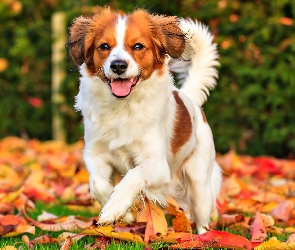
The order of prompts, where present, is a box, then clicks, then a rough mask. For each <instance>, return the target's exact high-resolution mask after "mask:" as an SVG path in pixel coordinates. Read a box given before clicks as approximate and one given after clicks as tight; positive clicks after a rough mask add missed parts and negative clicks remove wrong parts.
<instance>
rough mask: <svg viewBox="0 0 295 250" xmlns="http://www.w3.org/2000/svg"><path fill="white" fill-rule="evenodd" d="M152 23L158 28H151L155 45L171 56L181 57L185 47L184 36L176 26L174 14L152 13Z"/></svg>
mask: <svg viewBox="0 0 295 250" xmlns="http://www.w3.org/2000/svg"><path fill="white" fill-rule="evenodd" d="M151 19H152V21H153V23H155V24H156V26H157V27H158V28H159V30H160V32H161V34H159V30H157V29H152V33H153V36H154V37H155V38H156V41H157V43H159V44H157V46H158V47H160V48H161V49H162V50H164V53H167V54H168V55H169V56H171V57H172V58H179V57H181V55H182V53H183V52H184V49H185V36H184V34H183V32H182V30H181V29H180V28H179V26H178V21H177V18H176V17H174V16H162V15H152V16H151Z"/></svg>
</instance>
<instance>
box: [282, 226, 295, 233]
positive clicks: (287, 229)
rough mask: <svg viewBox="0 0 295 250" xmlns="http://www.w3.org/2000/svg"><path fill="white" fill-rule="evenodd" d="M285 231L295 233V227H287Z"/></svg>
mask: <svg viewBox="0 0 295 250" xmlns="http://www.w3.org/2000/svg"><path fill="white" fill-rule="evenodd" d="M284 232H285V233H287V234H290V233H295V227H286V228H285V229H284Z"/></svg>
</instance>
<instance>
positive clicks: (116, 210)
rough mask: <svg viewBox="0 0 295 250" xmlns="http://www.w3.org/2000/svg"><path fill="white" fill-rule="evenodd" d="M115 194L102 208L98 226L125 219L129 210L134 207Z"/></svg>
mask: <svg viewBox="0 0 295 250" xmlns="http://www.w3.org/2000/svg"><path fill="white" fill-rule="evenodd" d="M114 194H115V193H113V195H112V196H111V198H110V200H109V201H108V202H107V203H106V205H105V206H104V207H103V208H102V210H101V212H100V214H99V217H98V224H112V223H114V222H116V221H118V220H121V219H123V217H124V216H125V214H126V212H127V210H128V208H129V207H130V206H131V205H132V202H131V203H130V202H127V199H125V200H124V199H122V197H116V195H114ZM129 217H130V216H129ZM129 220H130V218H129Z"/></svg>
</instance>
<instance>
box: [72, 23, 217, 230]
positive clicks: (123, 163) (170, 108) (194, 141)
mask: <svg viewBox="0 0 295 250" xmlns="http://www.w3.org/2000/svg"><path fill="white" fill-rule="evenodd" d="M122 21H123V20H122ZM119 23H120V22H119ZM121 24H122V23H121ZM181 24H182V25H181V28H182V29H183V30H184V31H185V32H196V33H194V34H190V35H192V39H190V43H189V44H188V46H189V47H190V48H191V49H192V50H196V49H197V50H198V51H196V53H194V55H193V56H192V57H191V62H190V68H188V74H187V77H186V79H185V80H184V85H183V88H182V89H181V90H177V89H176V88H175V87H174V86H173V78H172V76H171V75H170V73H169V68H168V64H167V65H166V67H165V70H164V73H163V74H161V75H160V74H159V72H158V70H155V71H154V73H153V74H152V75H151V77H150V78H149V79H147V80H145V81H142V80H140V81H139V82H138V83H137V85H136V87H135V88H134V89H133V90H132V92H131V94H130V95H129V96H127V97H126V98H123V99H117V98H116V97H114V96H113V95H112V94H111V91H110V88H109V86H108V85H107V84H106V83H105V82H104V81H103V80H101V79H100V78H99V77H97V76H89V74H88V73H87V70H86V66H85V64H82V66H81V67H80V73H81V78H80V91H79V93H78V95H77V97H76V108H77V109H78V110H81V112H82V114H83V117H84V126H85V150H84V159H85V163H86V166H87V169H88V171H89V173H90V191H91V194H92V196H93V197H94V198H95V199H97V200H99V202H100V203H101V204H102V205H103V208H102V211H101V213H100V217H99V223H112V222H113V221H115V220H118V219H120V218H122V217H124V216H125V217H124V219H125V220H126V221H128V222H130V221H132V219H133V217H132V215H131V213H130V212H129V211H128V209H129V208H130V207H131V206H132V204H133V201H134V199H135V198H136V197H138V196H139V195H145V196H147V197H148V198H149V199H152V200H155V201H158V202H160V203H161V204H166V197H167V196H168V195H171V196H173V197H174V198H175V199H176V200H177V201H178V202H179V204H180V205H181V206H182V207H183V208H184V210H185V212H186V214H187V215H188V216H189V217H190V218H191V219H192V220H193V219H196V221H197V228H198V232H199V233H203V232H204V231H205V230H204V228H203V226H208V223H209V220H210V212H211V209H212V207H213V206H214V204H215V199H216V197H217V195H218V192H219V188H220V183H221V174H220V170H219V166H218V165H217V164H216V163H215V160H214V159H215V149H214V143H213V138H212V133H211V130H210V127H209V125H208V123H206V122H204V121H203V117H202V113H201V110H200V107H199V104H200V103H202V102H203V101H204V99H205V98H204V96H203V94H201V93H200V92H202V91H204V90H205V92H206V93H207V91H206V90H207V89H208V88H210V87H212V85H214V84H215V79H214V77H216V75H217V73H216V70H215V69H214V67H215V66H216V65H217V61H216V56H217V53H216V51H215V45H213V44H212V38H211V36H210V34H209V32H208V31H207V30H205V29H204V28H202V27H201V28H200V26H199V24H198V23H193V22H190V21H188V22H185V21H183V22H182V23H181ZM195 26H197V27H195ZM121 28H122V27H121ZM200 29H201V32H197V31H200ZM187 30H188V31H187ZM195 44H198V48H196V46H195ZM209 45H211V47H210V46H209ZM208 47H209V49H208ZM120 48H121V50H122V51H117V52H116V53H120V59H126V58H127V59H128V58H129V57H131V56H130V55H129V54H128V53H127V52H126V51H124V49H123V47H120ZM210 48H211V49H210ZM186 51H187V50H186ZM111 55H112V54H111ZM125 57H126V58H125ZM204 61H205V62H204ZM166 63H167V62H166ZM104 70H105V71H106V72H108V70H109V69H108V67H106V66H105V69H104ZM182 72H184V69H183V68H182ZM193 72H198V75H199V77H197V78H196V79H194V81H192V80H190V78H191V77H193V76H194V75H193ZM213 83H214V84H213ZM174 90H175V91H178V93H179V97H180V98H181V99H182V100H183V102H184V104H185V105H186V107H187V109H188V111H189V113H190V116H191V120H192V121H194V123H193V128H192V129H193V135H192V136H191V137H190V139H189V140H188V141H187V142H186V143H185V145H183V147H182V148H181V149H180V151H179V152H178V153H177V154H176V155H174V154H173V153H172V152H171V150H170V147H171V138H172V137H173V127H174V119H175V116H176V107H177V104H176V101H175V98H174V96H173V94H172V91H174ZM190 91H191V92H192V93H189V92H190ZM184 161H185V163H184V164H183V162H184ZM180 167H181V168H180ZM113 168H115V169H116V170H117V171H118V172H119V173H121V174H122V175H123V176H124V178H123V179H122V181H121V182H120V183H119V184H118V185H117V186H115V187H113V185H112V183H111V181H110V177H111V174H112V172H113ZM176 173H177V174H178V175H179V178H176ZM190 208H192V209H193V215H192V216H190Z"/></svg>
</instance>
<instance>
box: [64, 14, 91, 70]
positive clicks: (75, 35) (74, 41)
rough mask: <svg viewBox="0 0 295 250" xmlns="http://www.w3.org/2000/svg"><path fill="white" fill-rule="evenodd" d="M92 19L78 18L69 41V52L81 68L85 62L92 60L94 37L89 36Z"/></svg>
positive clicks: (72, 27) (71, 29)
mask: <svg viewBox="0 0 295 250" xmlns="http://www.w3.org/2000/svg"><path fill="white" fill-rule="evenodd" d="M92 21H93V20H92V19H91V18H85V17H82V16H81V17H78V18H76V19H75V20H74V22H73V25H72V26H71V27H70V35H69V41H68V42H67V48H68V52H69V54H70V55H71V57H72V58H73V60H74V62H75V63H76V65H78V66H80V65H82V64H83V63H84V62H86V63H88V62H89V61H91V60H92V53H91V47H92V43H93V37H92V38H91V37H89V36H87V32H88V30H89V29H90V28H91V25H92Z"/></svg>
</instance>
